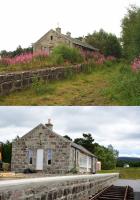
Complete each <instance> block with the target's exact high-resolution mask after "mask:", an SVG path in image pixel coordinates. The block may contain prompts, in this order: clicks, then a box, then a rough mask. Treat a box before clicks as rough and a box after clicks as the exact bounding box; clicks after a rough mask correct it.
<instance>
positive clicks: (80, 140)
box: [74, 133, 94, 152]
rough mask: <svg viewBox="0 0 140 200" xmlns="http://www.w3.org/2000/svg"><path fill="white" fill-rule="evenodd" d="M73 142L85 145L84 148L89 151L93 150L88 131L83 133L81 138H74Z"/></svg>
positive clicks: (91, 139) (92, 140)
mask: <svg viewBox="0 0 140 200" xmlns="http://www.w3.org/2000/svg"><path fill="white" fill-rule="evenodd" d="M74 142H75V143H76V144H79V145H81V146H83V147H85V148H86V149H88V150H89V151H91V152H93V151H94V144H93V142H94V139H93V138H92V135H91V134H90V133H88V134H86V133H83V138H76V139H75V140H74Z"/></svg>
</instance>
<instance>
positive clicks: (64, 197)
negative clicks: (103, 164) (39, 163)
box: [0, 173, 119, 200]
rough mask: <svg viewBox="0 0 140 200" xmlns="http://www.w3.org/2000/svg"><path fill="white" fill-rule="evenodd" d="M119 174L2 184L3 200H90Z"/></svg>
mask: <svg viewBox="0 0 140 200" xmlns="http://www.w3.org/2000/svg"><path fill="white" fill-rule="evenodd" d="M118 175H119V174H117V173H116V174H102V175H101V174H100V175H82V176H65V177H46V178H34V179H24V180H11V181H2V182H0V199H1V200H15V199H16V200H21V199H22V200H24V199H28V200H35V199H36V200H89V196H91V195H94V194H95V193H97V192H99V191H100V190H102V189H104V188H105V187H107V186H110V185H112V183H113V182H114V181H115V180H116V179H118Z"/></svg>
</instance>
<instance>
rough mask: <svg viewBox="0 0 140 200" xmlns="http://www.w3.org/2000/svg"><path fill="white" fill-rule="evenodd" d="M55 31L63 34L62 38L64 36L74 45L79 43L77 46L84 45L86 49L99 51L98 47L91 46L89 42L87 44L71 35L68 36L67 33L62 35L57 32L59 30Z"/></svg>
mask: <svg viewBox="0 0 140 200" xmlns="http://www.w3.org/2000/svg"><path fill="white" fill-rule="evenodd" d="M56 32H57V31H56ZM57 33H58V34H60V35H61V36H63V37H64V38H66V39H67V40H69V41H71V42H72V43H73V44H76V45H79V46H82V47H85V48H88V49H91V50H94V51H99V49H97V48H95V47H93V46H92V45H90V44H87V43H86V42H82V41H80V40H78V39H75V38H72V37H68V36H67V35H64V34H62V33H59V32H57Z"/></svg>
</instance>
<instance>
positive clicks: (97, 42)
mask: <svg viewBox="0 0 140 200" xmlns="http://www.w3.org/2000/svg"><path fill="white" fill-rule="evenodd" d="M86 41H87V43H89V44H91V45H92V46H95V47H96V48H98V49H100V51H101V52H102V53H103V54H104V55H105V56H115V57H116V58H120V57H121V55H122V47H121V44H120V39H119V38H117V37H116V36H115V35H113V34H111V33H107V32H105V31H104V30H103V29H101V30H100V31H99V32H97V31H95V32H94V33H93V34H88V35H87V36H86Z"/></svg>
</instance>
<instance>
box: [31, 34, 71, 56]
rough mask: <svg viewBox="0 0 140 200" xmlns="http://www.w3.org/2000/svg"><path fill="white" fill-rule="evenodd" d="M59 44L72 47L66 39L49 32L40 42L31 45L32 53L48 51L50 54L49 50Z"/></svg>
mask: <svg viewBox="0 0 140 200" xmlns="http://www.w3.org/2000/svg"><path fill="white" fill-rule="evenodd" d="M59 44H67V45H68V46H72V43H71V42H70V41H69V40H68V39H66V37H64V36H62V34H59V33H57V32H56V31H54V30H50V31H49V32H48V33H47V34H45V35H44V36H43V37H42V38H41V39H40V40H38V41H37V42H36V43H34V44H33V50H34V52H35V51H41V50H46V51H47V50H48V51H49V52H51V50H52V49H53V48H54V47H55V46H57V45H59Z"/></svg>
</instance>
